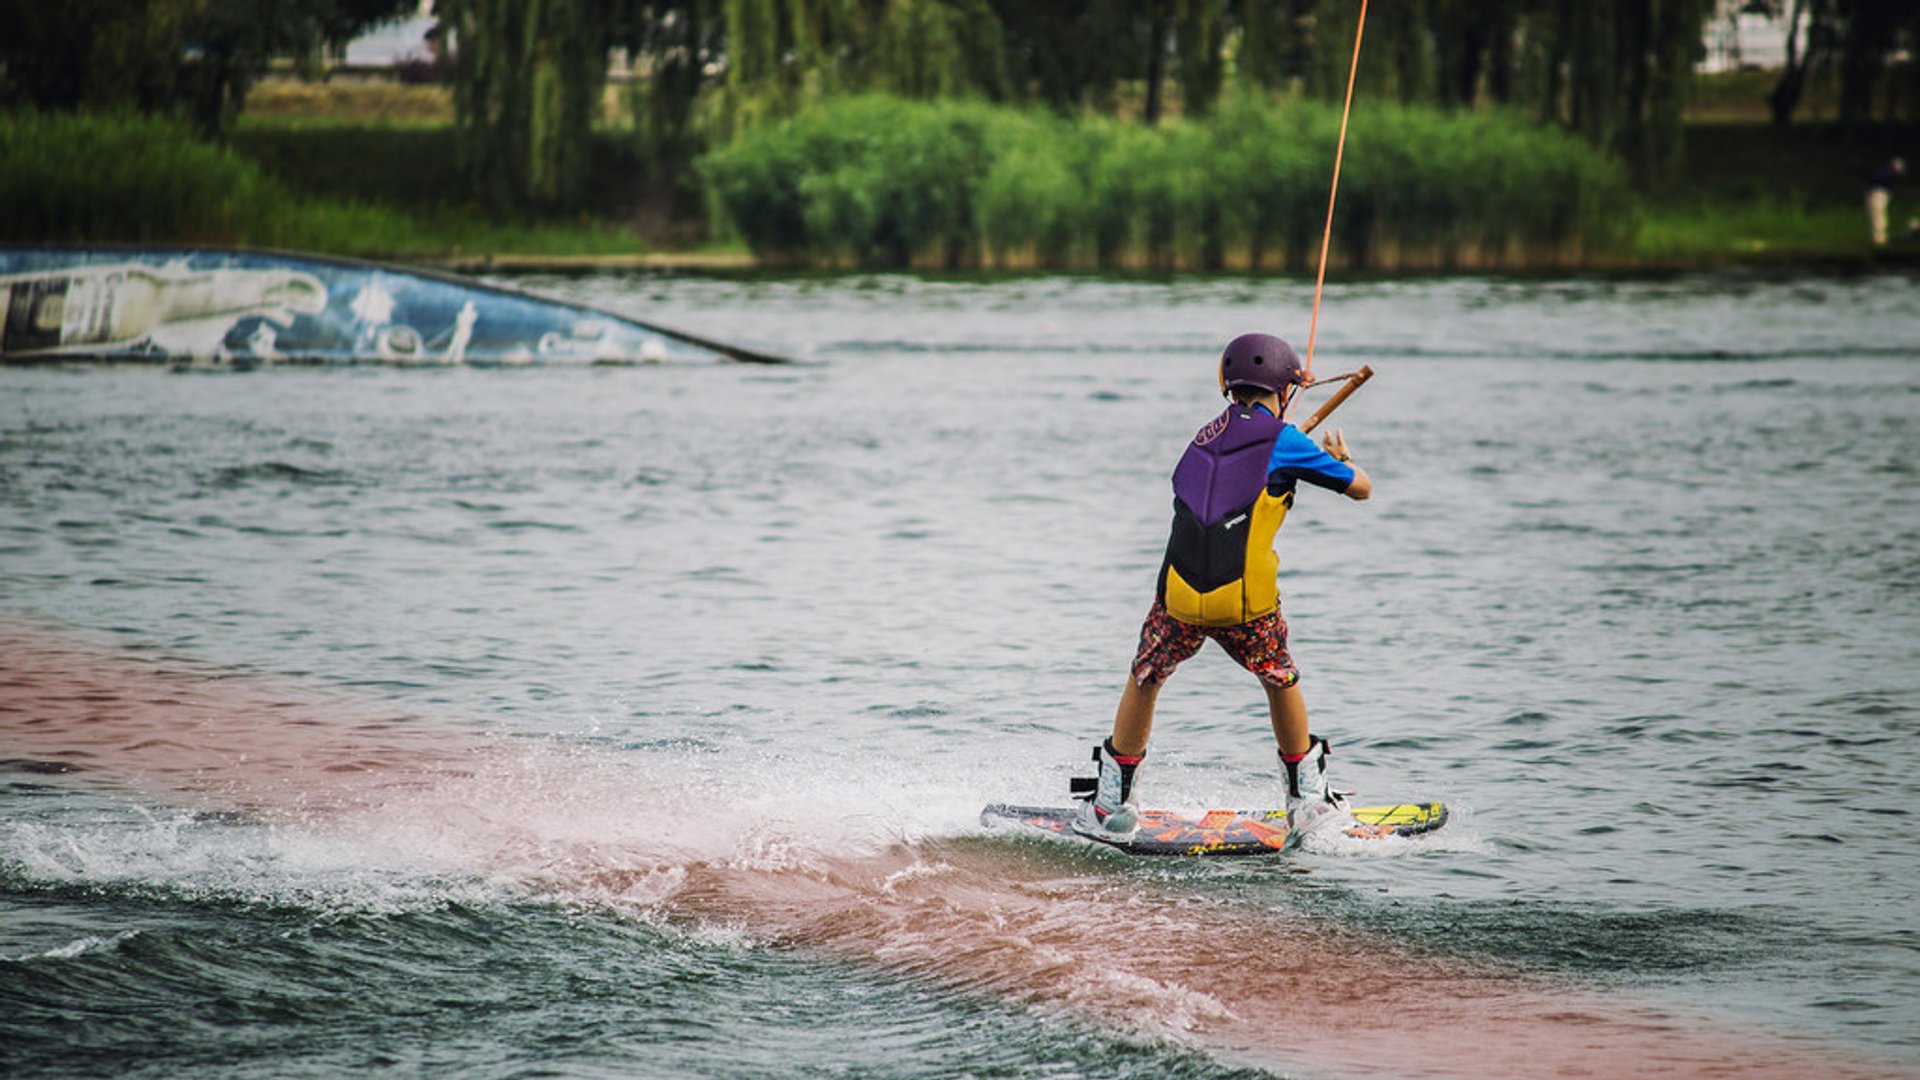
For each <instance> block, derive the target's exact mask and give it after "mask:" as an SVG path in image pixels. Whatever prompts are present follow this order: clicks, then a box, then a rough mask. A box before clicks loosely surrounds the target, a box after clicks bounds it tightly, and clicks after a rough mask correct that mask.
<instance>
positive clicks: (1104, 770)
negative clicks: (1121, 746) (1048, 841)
mask: <svg viewBox="0 0 1920 1080" xmlns="http://www.w3.org/2000/svg"><path fill="white" fill-rule="evenodd" d="M1093 760H1094V762H1095V763H1096V764H1098V766H1099V768H1100V773H1099V775H1098V776H1096V777H1094V778H1093V780H1092V781H1090V782H1089V781H1084V780H1083V781H1079V782H1078V785H1077V790H1076V792H1075V794H1078V795H1080V797H1081V803H1080V809H1079V810H1078V811H1077V812H1076V813H1075V814H1074V817H1073V828H1074V831H1076V832H1080V833H1084V834H1085V835H1087V836H1091V837H1094V838H1095V839H1098V840H1107V841H1110V842H1113V843H1118V844H1124V843H1126V842H1127V841H1129V840H1132V839H1133V835H1134V833H1136V832H1139V831H1140V804H1139V803H1137V802H1135V801H1134V797H1133V780H1134V776H1135V775H1136V774H1137V773H1138V771H1139V769H1140V763H1141V762H1142V761H1144V760H1146V755H1145V754H1140V755H1137V756H1136V755H1130V754H1117V753H1115V752H1114V750H1113V740H1112V739H1107V740H1105V741H1103V742H1101V743H1100V745H1098V746H1096V747H1094V748H1093ZM1089 788H1090V790H1088V789H1089Z"/></svg>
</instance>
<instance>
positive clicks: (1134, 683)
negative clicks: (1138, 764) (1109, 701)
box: [1112, 679, 1161, 756]
mask: <svg viewBox="0 0 1920 1080" xmlns="http://www.w3.org/2000/svg"><path fill="white" fill-rule="evenodd" d="M1160 685H1161V684H1159V683H1154V684H1153V685H1152V686H1141V685H1140V682H1139V680H1137V679H1128V680H1127V688H1126V689H1125V690H1122V691H1121V692H1120V708H1119V710H1118V711H1117V712H1115V714H1114V717H1113V740H1112V741H1113V749H1114V751H1115V752H1117V753H1121V754H1133V755H1136V756H1137V755H1140V754H1144V753H1146V752H1147V739H1148V738H1149V737H1150V736H1151V735H1152V734H1153V703H1154V702H1155V701H1157V700H1158V699H1159V697H1160Z"/></svg>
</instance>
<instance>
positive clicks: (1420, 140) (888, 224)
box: [698, 93, 1633, 269]
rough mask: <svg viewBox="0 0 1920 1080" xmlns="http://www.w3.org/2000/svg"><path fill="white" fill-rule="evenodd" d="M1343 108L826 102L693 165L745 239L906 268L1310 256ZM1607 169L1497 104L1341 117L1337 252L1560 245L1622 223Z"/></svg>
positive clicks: (1576, 250) (1567, 248) (1514, 258)
mask: <svg viewBox="0 0 1920 1080" xmlns="http://www.w3.org/2000/svg"><path fill="white" fill-rule="evenodd" d="M1338 131H1339V114H1338V113H1337V112H1336V111H1335V110H1334V109H1332V108H1331V107H1328V106H1322V105H1316V104H1291V105H1275V104H1273V103H1271V102H1269V101H1267V100H1264V99H1262V98H1259V97H1256V96H1254V95H1252V94H1245V93H1243V94H1237V95H1229V96H1228V98H1227V99H1226V100H1225V101H1223V103H1222V105H1221V107H1220V108H1219V109H1217V110H1216V111H1215V112H1214V113H1212V114H1211V115H1210V116H1208V117H1206V118H1204V119H1200V120H1186V121H1172V122H1169V123H1167V124H1164V125H1162V126H1160V127H1157V128H1149V127H1145V126H1143V125H1140V124H1134V123H1122V122H1120V121H1117V120H1112V119H1107V118H1100V117H1089V118H1085V119H1081V120H1078V121H1073V122H1069V121H1066V120H1062V119H1060V118H1058V117H1054V116H1050V115H1046V114H1039V113H1033V112H1029V111H1025V110H1020V109H1013V108H1005V107H996V106H990V105H986V104H982V103H978V102H967V101H940V102H917V101H908V100H903V99H899V98H893V97H888V96H885V95H878V94H869V95H862V96H860V97H853V98H842V99H831V100H829V101H827V102H825V103H824V104H822V105H820V106H818V107H815V108H813V109H810V110H808V111H805V112H802V113H801V114H799V115H797V116H795V117H792V118H791V119H788V120H785V121H782V122H780V123H778V124H775V125H769V126H765V127H761V128H757V129H751V130H748V131H746V132H744V133H743V134H741V135H740V136H738V137H736V138H735V140H734V141H733V142H732V143H731V144H729V145H728V146H726V147H724V148H722V149H720V150H718V151H715V152H713V153H710V154H708V155H707V156H705V157H704V158H702V159H701V161H700V162H699V164H698V170H699V173H700V175H701V176H702V178H703V179H704V182H705V183H706V185H707V187H708V190H709V193H710V196H711V198H712V201H713V203H714V205H716V206H717V207H719V208H720V210H721V212H722V213H724V214H725V216H726V218H727V219H728V220H729V221H730V222H731V224H732V226H733V227H734V228H735V229H737V230H738V232H739V233H740V235H741V236H742V237H743V238H744V239H745V240H746V242H747V243H748V245H749V246H750V247H752V248H753V249H754V250H755V251H756V252H758V253H760V254H762V255H764V256H771V257H774V258H780V259H788V260H809V261H824V262H830V263H845V262H849V261H850V262H853V263H857V264H861V265H869V266H911V265H941V266H953V265H961V264H968V265H981V264H991V265H1000V266H1006V265H1022V264H1024V265H1040V266H1048V267H1060V266H1086V265H1098V266H1102V267H1117V266H1145V267H1152V268H1156V269H1173V268H1178V267H1189V268H1202V269H1215V268H1220V267H1224V266H1245V267H1252V268H1256V269H1258V268H1266V267H1271V266H1274V265H1276V264H1280V265H1285V266H1287V267H1291V268H1296V269H1299V268H1304V267H1306V266H1309V265H1311V262H1312V260H1313V258H1314V257H1315V256H1316V255H1317V253H1318V247H1319V239H1320V228H1321V223H1322V221H1323V218H1324V215H1325V212H1326V198H1327V183H1328V180H1329V178H1330V176H1331V172H1332V165H1333V158H1334V148H1335V142H1336V139H1337V136H1338ZM1631 208H1632V201H1631V198H1630V195H1629V192H1628V188H1627V181H1626V176H1625V173H1624V171H1623V170H1622V169H1621V168H1620V166H1619V165H1618V164H1617V163H1615V162H1612V161H1610V160H1608V159H1606V158H1604V157H1602V156H1601V155H1599V154H1598V153H1596V152H1595V151H1593V150H1591V149H1589V148H1588V147H1587V146H1586V145H1585V144H1584V143H1582V142H1580V141H1579V140H1578V139H1575V138H1573V137H1571V136H1569V135H1566V134H1565V133H1563V132H1560V131H1557V130H1554V129H1550V128H1542V127H1538V126H1536V125H1533V124H1530V123H1528V122H1527V121H1525V120H1523V119H1521V118H1519V117H1517V116H1514V115H1511V114H1505V113H1489V114H1475V113H1446V112H1440V111H1437V110H1432V109H1423V108H1414V107H1399V106H1379V107H1375V108H1372V109H1369V110H1367V111H1366V112H1365V113H1360V114H1356V115H1355V117H1354V121H1353V127H1352V130H1351V132H1350V133H1349V136H1348V143H1347V154H1346V163H1345V175H1343V177H1342V179H1341V190H1340V202H1339V209H1338V213H1337V216H1336V226H1335V236H1336V247H1335V252H1334V254H1335V257H1336V258H1339V259H1341V260H1343V261H1344V262H1346V263H1348V264H1350V265H1361V266H1367V265H1377V266H1385V267H1390V268H1391V267H1420V266H1454V265H1461V264H1473V265H1490V266H1497V265H1507V264H1511V263H1516V262H1519V263H1539V262H1542V261H1550V262H1568V261H1577V260H1578V259H1579V258H1580V257H1582V255H1583V254H1584V252H1586V251H1587V250H1589V249H1592V248H1596V247H1608V246H1612V245H1616V244H1618V243H1621V242H1623V241H1624V240H1625V239H1626V238H1628V237H1629V236H1630V235H1631V231H1632V220H1633V218H1632V214H1631V212H1630V211H1631Z"/></svg>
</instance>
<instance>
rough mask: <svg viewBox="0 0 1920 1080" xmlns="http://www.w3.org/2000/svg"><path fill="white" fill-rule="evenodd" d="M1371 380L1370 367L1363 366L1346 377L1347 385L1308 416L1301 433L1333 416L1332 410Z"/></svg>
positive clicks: (1311, 429)
mask: <svg viewBox="0 0 1920 1080" xmlns="http://www.w3.org/2000/svg"><path fill="white" fill-rule="evenodd" d="M1371 378H1373V369H1372V368H1371V367H1367V366H1364V365H1362V367H1361V368H1360V370H1359V371H1356V372H1354V373H1353V374H1351V375H1348V376H1347V385H1345V386H1343V387H1341V388H1340V389H1338V390H1335V391H1334V392H1333V396H1332V397H1330V398H1328V399H1327V402H1326V404H1324V405H1322V406H1320V408H1319V409H1318V410H1316V411H1315V412H1314V414H1313V415H1312V416H1309V417H1308V418H1307V422H1306V423H1304V424H1301V425H1300V430H1301V432H1302V433H1308V432H1311V431H1313V429H1314V428H1317V427H1319V426H1320V421H1322V420H1325V419H1326V418H1327V417H1329V416H1331V415H1332V414H1333V410H1335V409H1337V408H1339V407H1340V403H1341V402H1343V401H1345V400H1347V399H1348V398H1350V397H1352V396H1353V392H1354V391H1355V390H1358V389H1360V387H1362V386H1364V385H1366V381H1367V380H1368V379H1371Z"/></svg>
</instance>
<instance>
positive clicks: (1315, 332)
mask: <svg viewBox="0 0 1920 1080" xmlns="http://www.w3.org/2000/svg"><path fill="white" fill-rule="evenodd" d="M1366 29H1367V0H1360V22H1359V23H1358V24H1356V25H1355V26H1354V28H1353V66H1352V67H1350V68H1348V69H1347V103H1346V104H1345V105H1344V106H1342V107H1341V109H1340V141H1339V143H1338V144H1336V145H1335V147H1334V150H1333V184H1332V186H1331V187H1329V188H1328V189H1327V227H1326V231H1324V232H1322V233H1321V234H1320V273H1319V276H1317V277H1316V278H1315V279H1314V282H1313V321H1312V322H1311V323H1310V324H1308V326H1307V378H1309V379H1311V378H1313V342H1314V339H1315V338H1316V337H1318V336H1319V334H1320V290H1321V289H1322V288H1324V287H1325V286H1326V283H1327V248H1328V247H1330V246H1331V245H1332V244H1333V199H1334V196H1336V195H1338V194H1339V193H1340V159H1341V157H1343V156H1344V155H1345V154H1346V152H1347V117H1348V116H1349V115H1350V114H1351V113H1352V112H1353V81H1354V77H1355V76H1357V75H1359V74H1360V35H1361V34H1363V33H1365V32H1366Z"/></svg>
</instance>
